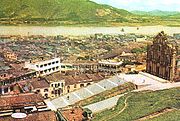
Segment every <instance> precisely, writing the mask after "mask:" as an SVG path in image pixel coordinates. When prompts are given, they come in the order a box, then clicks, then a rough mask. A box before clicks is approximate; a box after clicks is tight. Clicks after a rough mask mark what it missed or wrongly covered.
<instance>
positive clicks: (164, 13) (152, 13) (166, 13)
mask: <svg viewBox="0 0 180 121" xmlns="http://www.w3.org/2000/svg"><path fill="white" fill-rule="evenodd" d="M131 12H132V13H133V14H136V15H148V16H171V15H176V14H180V12H178V11H161V10H153V11H148V12H146V11H138V10H135V11H131Z"/></svg>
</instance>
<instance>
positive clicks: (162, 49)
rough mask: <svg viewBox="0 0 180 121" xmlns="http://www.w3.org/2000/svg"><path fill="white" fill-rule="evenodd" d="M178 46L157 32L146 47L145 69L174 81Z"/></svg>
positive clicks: (162, 33)
mask: <svg viewBox="0 0 180 121" xmlns="http://www.w3.org/2000/svg"><path fill="white" fill-rule="evenodd" d="M177 53H178V46H177V44H175V41H174V40H173V41H172V40H170V39H168V38H167V36H166V35H165V34H164V32H161V33H159V34H158V35H157V36H156V37H155V38H154V41H153V44H152V45H148V47H147V65H146V71H147V72H148V73H150V74H152V75H155V76H158V77H160V78H163V79H166V80H169V81H174V77H175V76H177V75H176V74H177V70H178V69H177V60H176V58H177Z"/></svg>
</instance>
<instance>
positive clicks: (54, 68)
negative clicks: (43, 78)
mask: <svg viewBox="0 0 180 121" xmlns="http://www.w3.org/2000/svg"><path fill="white" fill-rule="evenodd" d="M58 69H59V66H56V67H53V68H50V69H47V70H44V71H40V74H43V73H47V72H51V71H55V70H58Z"/></svg>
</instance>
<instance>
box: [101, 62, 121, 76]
mask: <svg viewBox="0 0 180 121" xmlns="http://www.w3.org/2000/svg"><path fill="white" fill-rule="evenodd" d="M122 64H123V62H122V61H113V60H103V61H99V67H98V70H99V71H100V72H107V73H119V72H121V66H122Z"/></svg>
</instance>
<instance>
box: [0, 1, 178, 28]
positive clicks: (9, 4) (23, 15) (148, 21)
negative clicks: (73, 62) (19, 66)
mask: <svg viewBox="0 0 180 121" xmlns="http://www.w3.org/2000/svg"><path fill="white" fill-rule="evenodd" d="M22 24H23V25H24V24H26V25H55V26H56V25H73V26H76V25H77V26H79V25H80V26H89V25H90V26H91V25H92V26H121V25H128V26H137V25H159V24H162V25H173V26H178V25H179V24H180V21H179V17H178V19H177V17H176V15H173V16H170V17H169V18H167V17H164V18H163V17H159V16H153V17H152V16H149V15H145V16H140V15H136V14H133V13H131V12H128V11H126V10H123V9H117V8H114V7H111V6H108V5H102V4H97V3H95V2H92V1H90V0H1V2H0V25H22Z"/></svg>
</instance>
